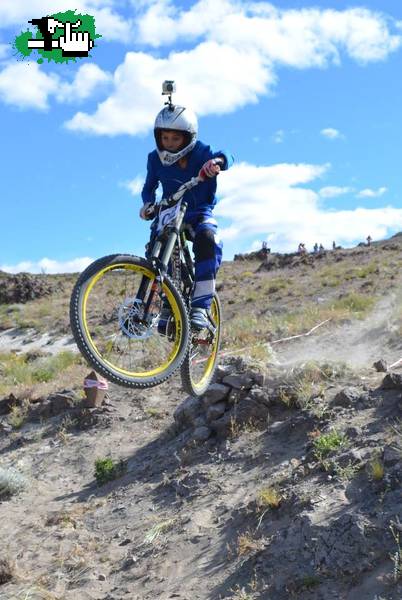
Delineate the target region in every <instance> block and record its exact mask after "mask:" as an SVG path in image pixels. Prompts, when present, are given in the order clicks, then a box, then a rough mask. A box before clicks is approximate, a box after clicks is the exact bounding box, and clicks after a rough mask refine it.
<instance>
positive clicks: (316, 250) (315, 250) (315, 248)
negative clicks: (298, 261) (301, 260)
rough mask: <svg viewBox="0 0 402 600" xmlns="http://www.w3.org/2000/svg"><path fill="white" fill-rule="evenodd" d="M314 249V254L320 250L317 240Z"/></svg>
mask: <svg viewBox="0 0 402 600" xmlns="http://www.w3.org/2000/svg"><path fill="white" fill-rule="evenodd" d="M313 250H314V254H317V252H318V244H317V242H316V243H315V244H314V246H313Z"/></svg>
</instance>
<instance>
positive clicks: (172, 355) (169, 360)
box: [81, 263, 183, 379]
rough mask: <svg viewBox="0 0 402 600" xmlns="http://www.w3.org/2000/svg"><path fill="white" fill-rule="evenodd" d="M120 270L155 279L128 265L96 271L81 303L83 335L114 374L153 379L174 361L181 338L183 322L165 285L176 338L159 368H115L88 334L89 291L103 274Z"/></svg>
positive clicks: (175, 303) (153, 276) (122, 264)
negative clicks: (128, 369)
mask: <svg viewBox="0 0 402 600" xmlns="http://www.w3.org/2000/svg"><path fill="white" fill-rule="evenodd" d="M121 268H123V269H129V270H131V271H137V272H139V273H142V275H145V276H146V277H148V278H149V279H150V280H151V281H152V280H154V279H155V274H154V273H153V272H152V271H150V270H149V269H146V268H145V267H141V266H140V265H133V264H130V263H119V264H115V265H109V266H107V267H105V268H104V269H101V270H100V271H98V272H97V273H96V274H95V275H94V276H93V277H92V279H91V280H90V281H89V283H88V286H87V288H86V290H85V293H84V297H83V301H82V312H81V317H82V324H83V328H84V331H85V335H86V338H87V341H88V344H89V345H91V347H92V349H93V350H94V351H95V353H96V354H97V356H98V357H99V359H100V360H101V361H102V362H103V363H104V364H106V365H108V367H110V368H112V369H113V371H116V372H118V373H121V374H122V375H126V376H128V377H137V378H140V377H142V378H144V379H145V378H146V377H153V376H154V375H159V374H160V373H162V371H165V370H166V369H167V368H168V367H169V365H170V364H171V363H172V362H173V361H174V359H175V358H176V356H177V354H178V352H179V349H180V342H181V338H182V335H183V321H182V317H181V314H180V310H179V307H178V304H177V302H176V300H175V297H174V296H173V294H172V292H171V291H170V290H169V288H168V287H167V286H166V284H165V283H163V284H162V290H163V291H164V293H165V294H166V296H167V298H168V300H169V304H170V307H171V310H172V313H173V317H174V320H175V327H176V336H175V340H174V346H173V348H172V351H171V352H170V354H169V356H168V358H167V360H166V361H165V362H164V363H163V364H162V365H161V366H159V367H157V368H156V369H153V370H152V371H141V372H134V371H127V370H125V369H121V368H120V367H117V366H116V365H114V364H113V363H111V362H109V361H108V360H106V359H105V358H104V357H103V356H102V354H101V353H100V352H99V350H98V348H97V347H96V344H95V342H94V340H93V339H92V336H91V334H90V333H89V329H88V324H87V318H86V314H87V301H88V297H89V294H90V293H91V290H92V288H93V287H94V285H95V284H96V283H97V282H98V281H99V279H100V278H101V277H103V275H104V274H105V273H107V272H108V271H113V270H115V269H121Z"/></svg>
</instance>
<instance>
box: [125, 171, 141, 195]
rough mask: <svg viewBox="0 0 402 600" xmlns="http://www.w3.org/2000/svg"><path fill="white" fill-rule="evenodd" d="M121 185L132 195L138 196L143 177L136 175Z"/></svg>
mask: <svg viewBox="0 0 402 600" xmlns="http://www.w3.org/2000/svg"><path fill="white" fill-rule="evenodd" d="M123 185H124V187H125V188H127V189H128V190H129V191H130V192H131V193H132V195H133V196H138V195H139V194H140V193H141V191H142V188H143V187H144V177H142V176H141V175H137V177H134V179H131V181H126V182H125V183H124V184H123Z"/></svg>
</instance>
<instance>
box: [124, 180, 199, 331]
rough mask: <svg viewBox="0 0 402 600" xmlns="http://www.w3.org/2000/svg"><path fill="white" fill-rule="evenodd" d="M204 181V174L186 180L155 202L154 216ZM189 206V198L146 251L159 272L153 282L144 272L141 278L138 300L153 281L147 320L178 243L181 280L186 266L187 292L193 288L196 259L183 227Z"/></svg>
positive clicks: (146, 314)
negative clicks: (192, 254)
mask: <svg viewBox="0 0 402 600" xmlns="http://www.w3.org/2000/svg"><path fill="white" fill-rule="evenodd" d="M202 181H203V178H201V177H193V178H192V179H190V180H189V181H187V182H186V183H183V184H182V185H181V186H180V188H179V189H178V190H177V192H175V193H174V194H173V195H172V196H171V197H170V198H168V199H167V200H162V201H161V202H160V203H159V204H157V205H156V206H155V211H154V212H155V214H156V217H155V218H159V214H160V212H161V210H162V209H163V208H164V207H173V206H175V205H176V204H177V203H178V202H180V200H182V198H183V196H184V194H185V193H186V192H187V191H188V190H189V189H191V188H193V187H195V186H196V185H198V184H199V183H201V182H202ZM187 206H188V203H187V201H185V200H184V201H182V203H181V205H180V209H179V211H178V214H177V216H176V217H175V219H174V220H173V221H172V222H171V223H168V224H167V225H166V226H164V227H163V228H162V230H161V231H160V232H159V233H158V234H157V235H156V237H155V239H154V241H153V245H152V249H151V251H150V252H149V253H148V251H147V252H146V257H147V258H148V259H149V260H150V261H151V262H152V264H153V266H154V267H155V268H156V269H157V271H158V275H157V277H156V278H155V280H154V281H153V282H152V284H151V282H150V280H149V279H148V278H147V277H145V276H144V277H143V278H142V281H141V283H140V286H139V289H138V293H137V295H136V297H137V298H138V299H139V300H142V301H143V300H144V298H145V296H146V294H147V293H148V290H149V286H150V285H151V290H150V293H149V295H148V299H147V302H146V304H145V307H144V321H146V320H147V317H148V313H149V309H150V307H151V306H152V305H153V302H154V299H155V295H156V294H157V293H158V290H159V289H160V287H161V284H162V281H163V277H164V275H165V274H166V273H167V271H168V267H169V263H170V260H171V258H172V255H173V253H174V251H175V248H176V247H177V249H178V252H179V258H180V264H181V267H182V269H181V276H180V280H181V281H183V277H182V276H183V270H184V275H185V277H184V279H185V280H186V281H183V283H184V284H185V286H186V292H185V295H186V296H187V295H188V294H189V293H190V291H191V289H192V286H193V282H194V266H193V260H192V257H191V254H190V250H189V248H188V244H187V239H186V235H185V232H184V231H183V230H182V225H183V220H184V216H185V214H186V211H187ZM151 239H152V235H151ZM183 267H184V269H183Z"/></svg>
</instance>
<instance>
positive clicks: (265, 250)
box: [261, 242, 271, 256]
mask: <svg viewBox="0 0 402 600" xmlns="http://www.w3.org/2000/svg"><path fill="white" fill-rule="evenodd" d="M261 252H262V255H263V256H267V255H268V254H269V253H270V252H271V248H268V244H267V242H262V248H261Z"/></svg>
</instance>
